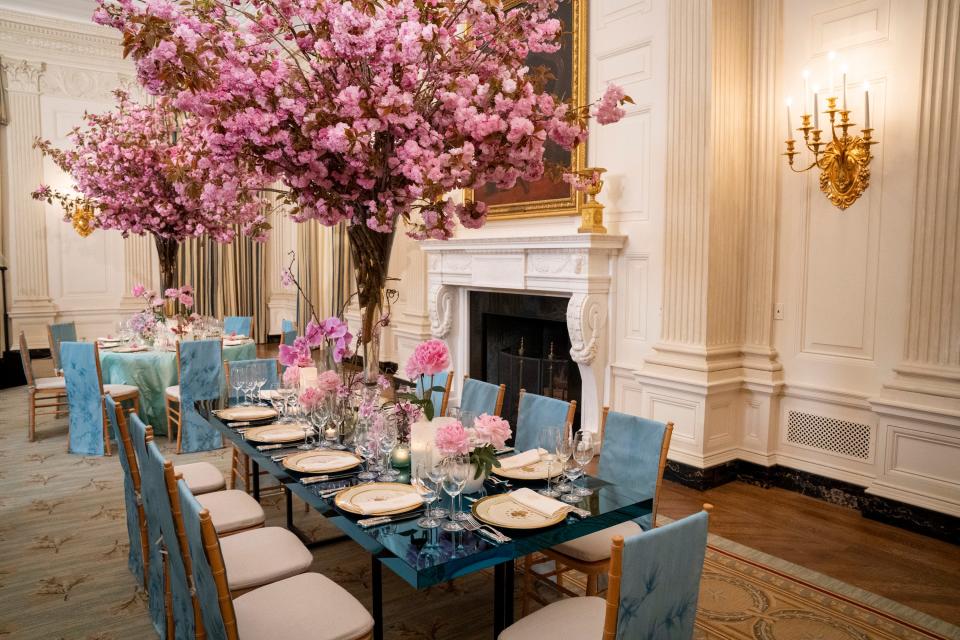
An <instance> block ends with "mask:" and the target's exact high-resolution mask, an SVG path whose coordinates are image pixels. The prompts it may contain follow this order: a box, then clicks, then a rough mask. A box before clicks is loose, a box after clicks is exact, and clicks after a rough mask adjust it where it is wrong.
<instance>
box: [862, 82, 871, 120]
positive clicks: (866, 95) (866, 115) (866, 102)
mask: <svg viewBox="0 0 960 640" xmlns="http://www.w3.org/2000/svg"><path fill="white" fill-rule="evenodd" d="M863 128H864V129H869V128H870V83H869V82H864V83H863Z"/></svg>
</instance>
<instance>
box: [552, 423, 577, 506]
mask: <svg viewBox="0 0 960 640" xmlns="http://www.w3.org/2000/svg"><path fill="white" fill-rule="evenodd" d="M555 447H556V448H555V450H556V452H557V462H559V463H560V473H562V474H563V475H564V476H566V472H567V461H569V460H570V458H571V457H572V456H573V440H571V439H570V438H568V437H567V433H566V429H561V430H560V431H559V432H557V441H556V445H555ZM572 490H573V486H572V485H571V484H570V483H569V482H566V481H564V482H561V483H560V484H558V485H557V491H559V492H560V493H568V492H570V491H572Z"/></svg>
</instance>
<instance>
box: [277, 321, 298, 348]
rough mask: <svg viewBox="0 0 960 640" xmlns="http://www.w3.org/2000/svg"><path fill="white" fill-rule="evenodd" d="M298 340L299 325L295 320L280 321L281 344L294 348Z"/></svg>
mask: <svg viewBox="0 0 960 640" xmlns="http://www.w3.org/2000/svg"><path fill="white" fill-rule="evenodd" d="M296 339H297V325H295V324H294V323H293V320H281V321H280V343H281V344H285V345H287V346H293V341H294V340H296Z"/></svg>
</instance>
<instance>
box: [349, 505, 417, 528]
mask: <svg viewBox="0 0 960 640" xmlns="http://www.w3.org/2000/svg"><path fill="white" fill-rule="evenodd" d="M423 511H424V510H423V509H419V510H417V511H410V512H407V513H401V514H397V515H395V516H377V517H374V518H363V519H362V520H357V526H359V527H360V528H362V529H367V528H369V527H375V526H377V525H380V524H387V523H390V522H402V521H404V520H412V519H413V518H419V517H420V516H422V515H423Z"/></svg>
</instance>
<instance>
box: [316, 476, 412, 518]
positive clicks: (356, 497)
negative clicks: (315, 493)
mask: <svg viewBox="0 0 960 640" xmlns="http://www.w3.org/2000/svg"><path fill="white" fill-rule="evenodd" d="M410 495H413V496H416V497H417V498H418V500H417V501H416V503H414V502H413V501H412V500H411V503H410V505H404V506H402V507H396V508H391V506H390V503H391V502H393V501H394V500H400V499H402V498H405V497H407V496H410ZM419 497H420V496H419V494H417V490H416V488H414V487H413V486H412V485H409V484H401V483H399V482H370V483H367V484H358V485H356V486H354V487H350V488H349V489H345V490H344V491H341V492H340V493H338V494H337V497H336V498H335V499H334V504H336V505H337V506H338V507H340V508H341V509H343V510H344V511H346V512H348V513H355V514H357V515H365V516H392V515H394V514H397V513H406V512H407V511H413V510H414V509H418V508H420V507H421V506H423V501H422V500H419ZM361 502H362V503H367V502H383V503H385V508H384V509H383V510H379V509H373V510H371V511H369V512H368V513H364V512H363V509H361V508H360V507H359V506H358V504H359V503H361Z"/></svg>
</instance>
